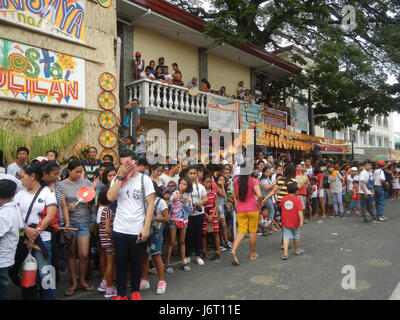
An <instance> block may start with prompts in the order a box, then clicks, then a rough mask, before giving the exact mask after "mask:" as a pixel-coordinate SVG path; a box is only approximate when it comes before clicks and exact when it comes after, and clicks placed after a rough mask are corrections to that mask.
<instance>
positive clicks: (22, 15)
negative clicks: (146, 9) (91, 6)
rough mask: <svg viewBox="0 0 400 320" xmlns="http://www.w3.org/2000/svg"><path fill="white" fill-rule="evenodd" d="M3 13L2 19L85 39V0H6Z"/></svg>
mask: <svg viewBox="0 0 400 320" xmlns="http://www.w3.org/2000/svg"><path fill="white" fill-rule="evenodd" d="M99 1H100V0H99ZM101 1H102V2H108V1H110V2H111V0H101ZM0 13H1V14H0V20H3V21H7V22H9V23H12V24H16V25H18V26H22V27H24V28H29V29H32V30H35V31H38V32H42V33H46V34H51V35H53V36H56V37H59V38H63V39H68V40H72V41H75V42H80V43H84V42H85V0H62V1H54V0H40V1H22V0H20V1H15V0H2V1H1V5H0Z"/></svg>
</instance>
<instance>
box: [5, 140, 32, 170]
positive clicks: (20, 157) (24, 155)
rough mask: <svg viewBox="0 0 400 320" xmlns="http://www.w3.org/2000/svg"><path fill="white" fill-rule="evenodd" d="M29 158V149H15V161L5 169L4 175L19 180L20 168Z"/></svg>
mask: <svg viewBox="0 0 400 320" xmlns="http://www.w3.org/2000/svg"><path fill="white" fill-rule="evenodd" d="M28 157H29V149H28V148H25V147H20V148H18V149H17V161H16V162H14V163H11V164H10V165H9V166H8V167H7V169H6V173H7V174H10V175H12V176H14V177H17V178H19V173H20V172H21V169H22V167H23V166H24V165H25V164H26V163H27V162H28Z"/></svg>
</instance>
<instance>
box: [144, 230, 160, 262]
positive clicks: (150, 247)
mask: <svg viewBox="0 0 400 320" xmlns="http://www.w3.org/2000/svg"><path fill="white" fill-rule="evenodd" d="M162 242H163V237H162V232H161V230H158V231H157V232H156V233H152V234H151V235H150V237H149V239H148V240H147V241H146V253H147V254H148V255H149V256H154V255H156V254H160V253H161V248H162Z"/></svg>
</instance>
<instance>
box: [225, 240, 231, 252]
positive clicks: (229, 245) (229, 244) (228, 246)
mask: <svg viewBox="0 0 400 320" xmlns="http://www.w3.org/2000/svg"><path fill="white" fill-rule="evenodd" d="M226 248H229V250H232V242H230V241H228V243H227V244H226Z"/></svg>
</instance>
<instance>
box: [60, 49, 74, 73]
mask: <svg viewBox="0 0 400 320" xmlns="http://www.w3.org/2000/svg"><path fill="white" fill-rule="evenodd" d="M57 63H58V64H59V65H60V66H61V68H62V69H63V70H74V68H75V66H76V62H75V61H74V60H73V58H72V57H71V56H68V55H66V54H61V53H59V54H57Z"/></svg>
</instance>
